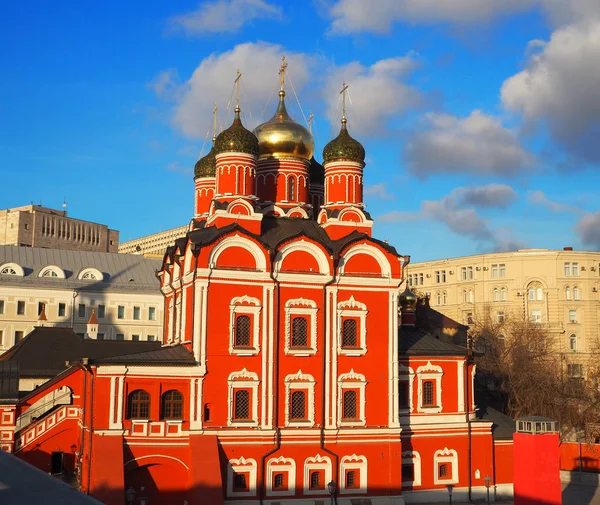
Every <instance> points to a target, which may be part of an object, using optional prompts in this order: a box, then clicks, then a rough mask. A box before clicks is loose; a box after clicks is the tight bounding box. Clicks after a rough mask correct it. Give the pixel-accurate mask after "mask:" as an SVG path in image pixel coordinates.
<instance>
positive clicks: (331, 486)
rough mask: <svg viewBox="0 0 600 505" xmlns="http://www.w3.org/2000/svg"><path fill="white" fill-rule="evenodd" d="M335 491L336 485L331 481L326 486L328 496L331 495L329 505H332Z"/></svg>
mask: <svg viewBox="0 0 600 505" xmlns="http://www.w3.org/2000/svg"><path fill="white" fill-rule="evenodd" d="M336 489H337V484H336V483H335V481H333V480H332V481H331V482H330V483H329V484H327V491H329V494H330V495H331V505H333V500H334V499H335V491H336Z"/></svg>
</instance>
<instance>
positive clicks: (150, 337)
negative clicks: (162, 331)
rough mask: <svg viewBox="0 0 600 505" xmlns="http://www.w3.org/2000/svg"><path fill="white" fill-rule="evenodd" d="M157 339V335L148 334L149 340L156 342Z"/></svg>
mask: <svg viewBox="0 0 600 505" xmlns="http://www.w3.org/2000/svg"><path fill="white" fill-rule="evenodd" d="M155 340H156V335H148V342H154V341H155Z"/></svg>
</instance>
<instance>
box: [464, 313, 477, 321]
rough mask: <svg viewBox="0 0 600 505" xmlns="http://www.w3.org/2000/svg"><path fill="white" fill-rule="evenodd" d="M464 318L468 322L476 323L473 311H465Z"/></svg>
mask: <svg viewBox="0 0 600 505" xmlns="http://www.w3.org/2000/svg"><path fill="white" fill-rule="evenodd" d="M464 320H465V322H466V323H467V324H474V323H475V321H474V319H473V312H465V315H464Z"/></svg>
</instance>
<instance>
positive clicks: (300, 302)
mask: <svg viewBox="0 0 600 505" xmlns="http://www.w3.org/2000/svg"><path fill="white" fill-rule="evenodd" d="M318 310H319V309H318V308H317V304H316V303H315V302H314V301H313V300H306V299H305V298H296V299H293V300H288V301H287V302H286V303H285V354H292V355H310V354H316V353H317V311H318ZM293 316H307V317H308V320H309V321H308V331H309V335H308V342H309V346H308V347H307V348H306V349H298V348H294V347H292V345H291V344H292V317H293Z"/></svg>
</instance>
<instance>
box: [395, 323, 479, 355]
mask: <svg viewBox="0 0 600 505" xmlns="http://www.w3.org/2000/svg"><path fill="white" fill-rule="evenodd" d="M398 340H399V345H398V352H399V354H400V355H401V356H402V355H405V356H465V355H466V354H467V348H466V347H462V346H460V345H456V344H450V343H448V342H444V341H443V340H440V339H438V338H436V337H434V336H432V335H430V334H429V333H426V332H424V331H423V330H420V329H418V328H414V327H407V326H402V327H400V328H399V329H398Z"/></svg>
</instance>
